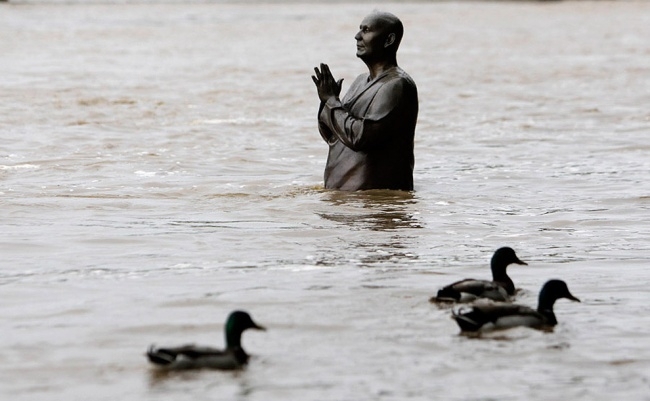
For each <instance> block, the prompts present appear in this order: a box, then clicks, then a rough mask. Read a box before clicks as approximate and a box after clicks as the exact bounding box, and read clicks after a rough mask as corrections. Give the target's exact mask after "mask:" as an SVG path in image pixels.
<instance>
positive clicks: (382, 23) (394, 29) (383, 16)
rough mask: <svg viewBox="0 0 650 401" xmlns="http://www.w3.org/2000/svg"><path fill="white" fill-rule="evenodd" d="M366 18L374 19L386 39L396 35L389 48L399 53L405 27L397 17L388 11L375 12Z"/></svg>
mask: <svg viewBox="0 0 650 401" xmlns="http://www.w3.org/2000/svg"><path fill="white" fill-rule="evenodd" d="M366 18H372V19H373V20H374V21H376V23H377V25H378V26H379V27H381V29H382V30H383V31H384V34H385V35H386V37H388V36H389V35H391V34H392V35H394V39H393V43H392V44H391V45H390V46H389V47H388V48H387V50H388V49H390V50H392V51H393V52H395V53H397V49H398V48H399V44H400V42H401V41H402V36H404V25H402V21H400V19H399V18H397V16H395V15H394V14H391V13H389V12H386V11H373V12H372V13H370V14H369V15H368V16H367V17H366Z"/></svg>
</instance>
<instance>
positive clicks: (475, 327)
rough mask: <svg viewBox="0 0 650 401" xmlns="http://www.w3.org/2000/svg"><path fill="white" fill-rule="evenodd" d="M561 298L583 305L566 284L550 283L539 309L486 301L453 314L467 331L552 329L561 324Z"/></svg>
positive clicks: (541, 296) (547, 283) (459, 324)
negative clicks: (558, 304)
mask: <svg viewBox="0 0 650 401" xmlns="http://www.w3.org/2000/svg"><path fill="white" fill-rule="evenodd" d="M560 298H567V299H570V300H572V301H576V302H580V300H579V299H578V298H576V297H574V296H573V295H572V294H571V292H569V287H567V285H566V283H565V282H564V281H562V280H549V281H547V282H546V284H544V286H543V287H542V290H541V291H540V292H539V302H538V304H537V310H535V309H532V308H529V307H527V306H523V305H517V304H509V303H503V302H491V303H489V302H486V303H484V304H481V305H478V304H474V305H472V306H471V307H470V310H464V308H461V309H460V310H459V311H455V312H452V318H453V319H454V320H456V323H458V326H460V329H461V330H462V331H465V332H477V331H488V330H496V329H507V328H511V327H516V326H528V327H532V328H536V329H545V328H551V327H553V326H555V325H556V324H557V319H556V318H555V313H553V305H554V304H555V301H557V300H558V299H560Z"/></svg>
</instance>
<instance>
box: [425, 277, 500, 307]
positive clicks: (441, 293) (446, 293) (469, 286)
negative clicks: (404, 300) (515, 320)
mask: <svg viewBox="0 0 650 401" xmlns="http://www.w3.org/2000/svg"><path fill="white" fill-rule="evenodd" d="M477 298H489V299H492V300H494V301H507V300H508V294H507V292H506V290H505V289H504V288H503V287H502V286H500V285H499V284H498V283H495V282H494V281H488V280H476V279H472V278H468V279H465V280H461V281H457V282H455V283H452V284H449V285H447V286H445V287H443V288H441V289H440V290H438V294H437V295H436V296H435V297H433V298H431V302H471V301H474V300H476V299H477Z"/></svg>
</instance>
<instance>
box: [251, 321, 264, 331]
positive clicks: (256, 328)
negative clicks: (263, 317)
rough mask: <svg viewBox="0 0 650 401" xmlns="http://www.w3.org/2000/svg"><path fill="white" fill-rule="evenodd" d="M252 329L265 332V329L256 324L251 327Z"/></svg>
mask: <svg viewBox="0 0 650 401" xmlns="http://www.w3.org/2000/svg"><path fill="white" fill-rule="evenodd" d="M253 328H254V329H255V330H262V331H266V327H264V326H260V325H259V324H257V323H256V324H255V326H253Z"/></svg>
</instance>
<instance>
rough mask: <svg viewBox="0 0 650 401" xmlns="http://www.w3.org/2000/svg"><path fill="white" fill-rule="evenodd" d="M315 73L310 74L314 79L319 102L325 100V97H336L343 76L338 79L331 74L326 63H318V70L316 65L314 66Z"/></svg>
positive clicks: (339, 90) (339, 91)
mask: <svg viewBox="0 0 650 401" xmlns="http://www.w3.org/2000/svg"><path fill="white" fill-rule="evenodd" d="M314 71H315V72H316V75H312V76H311V79H313V80H314V83H315V84H316V90H317V91H318V97H319V98H320V100H321V102H326V101H327V99H329V98H331V97H338V96H339V94H340V93H341V86H342V85H343V78H341V79H339V80H338V81H337V80H335V79H334V77H333V76H332V72H331V71H330V68H329V67H328V66H327V64H324V63H321V64H320V71H319V70H318V67H314Z"/></svg>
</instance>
